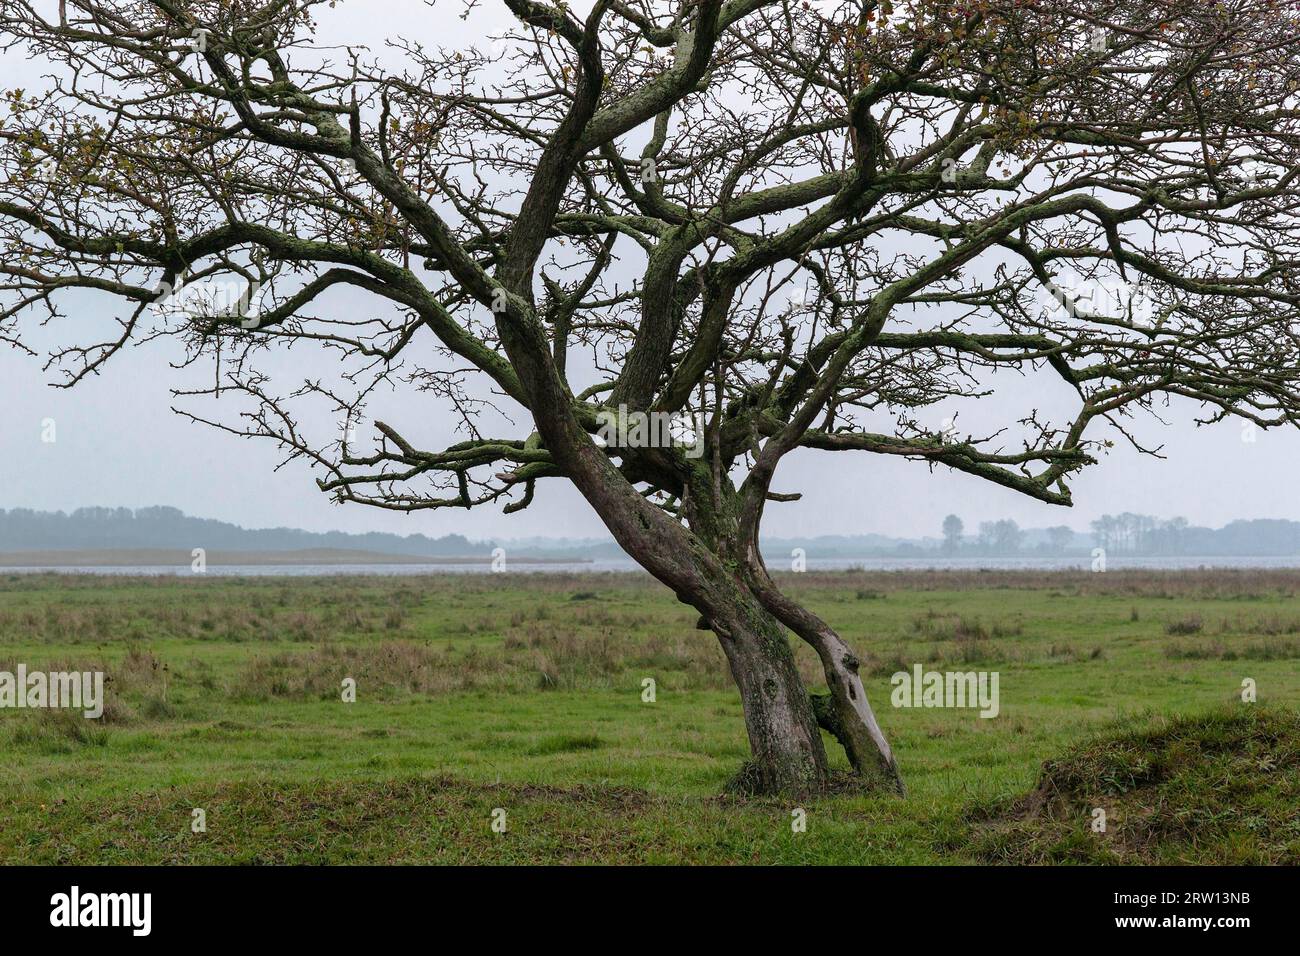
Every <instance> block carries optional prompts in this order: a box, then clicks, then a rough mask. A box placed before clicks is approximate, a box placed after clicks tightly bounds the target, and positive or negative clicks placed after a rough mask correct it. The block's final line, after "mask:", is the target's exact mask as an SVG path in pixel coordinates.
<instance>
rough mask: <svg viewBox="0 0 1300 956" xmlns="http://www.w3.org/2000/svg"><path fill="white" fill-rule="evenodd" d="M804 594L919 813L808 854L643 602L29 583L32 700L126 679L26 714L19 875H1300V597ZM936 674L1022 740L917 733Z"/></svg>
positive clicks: (549, 579) (1062, 581)
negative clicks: (920, 704)
mask: <svg viewBox="0 0 1300 956" xmlns="http://www.w3.org/2000/svg"><path fill="white" fill-rule="evenodd" d="M782 584H783V586H785V587H786V588H788V589H789V590H790V591H791V592H792V593H794V594H795V595H796V596H797V597H798V598H800V599H801V600H803V601H805V602H806V603H808V604H809V605H810V606H811V607H813V608H814V609H815V610H816V611H817V612H818V613H820V614H821V615H822V616H823V617H825V618H826V619H827V620H828V621H829V622H830V623H831V624H833V625H834V626H835V627H836V628H837V629H838V630H839V631H840V633H841V634H843V635H844V636H845V638H846V639H847V640H848V641H849V642H850V643H851V644H852V645H854V647H855V648H856V649H857V650H858V652H859V653H860V655H861V657H862V659H863V661H864V664H863V674H864V678H865V680H866V684H867V689H868V693H869V694H870V695H871V701H872V704H873V705H874V707H875V709H876V712H877V715H878V717H879V719H880V722H881V724H882V726H883V727H884V729H885V732H886V733H887V734H888V735H889V737H890V739H891V741H892V743H893V745H894V748H895V751H896V753H897V755H898V757H899V761H900V764H901V767H902V771H903V774H904V776H905V779H906V781H907V784H908V787H909V789H910V793H909V795H908V796H907V797H906V798H904V799H900V798H898V797H896V796H892V795H885V794H861V793H852V792H846V793H843V794H838V795H836V796H832V797H826V798H822V799H820V800H818V801H814V802H810V803H809V804H808V805H806V806H803V807H802V808H801V809H804V810H805V811H806V819H807V828H806V831H805V832H799V833H796V832H792V827H791V820H792V815H791V814H792V810H794V809H796V808H795V807H793V806H791V805H789V804H788V803H785V802H782V801H779V800H772V799H758V798H743V797H739V796H735V795H728V794H727V793H726V785H727V783H728V781H729V779H730V778H731V777H732V776H733V775H734V774H735V773H736V771H737V770H738V769H739V768H740V766H741V764H742V763H743V762H744V760H745V759H746V757H747V754H748V745H747V742H746V739H745V732H744V725H743V722H742V719H741V714H740V706H739V700H738V698H737V695H736V693H735V692H734V690H733V688H732V686H731V682H730V677H729V675H728V673H727V672H726V668H725V664H724V660H723V656H722V653H721V651H720V650H719V648H718V647H717V644H716V640H715V638H714V637H713V635H712V634H710V633H708V632H702V631H698V630H696V629H695V622H696V618H697V615H696V614H695V613H694V612H693V611H692V610H691V609H689V608H687V607H685V606H683V605H680V604H678V603H677V602H676V600H675V599H674V598H673V596H672V595H671V594H670V593H669V592H668V591H667V590H666V589H664V588H662V587H660V586H658V585H657V584H655V583H654V582H653V581H651V580H650V579H648V578H645V577H642V576H639V575H622V574H610V575H595V574H592V575H571V574H545V575H506V574H502V575H429V576H419V577H383V576H373V577H371V576H366V577H317V578H296V579H291V578H283V577H261V578H223V577H218V576H197V575H196V576H192V577H191V576H186V577H176V578H172V577H159V578H133V577H117V576H92V575H84V576H82V575H56V574H40V575H27V574H21V575H20V574H4V575H2V576H0V670H8V671H13V670H15V669H16V665H17V664H18V663H19V662H22V663H25V664H26V665H27V667H28V668H29V670H30V669H44V670H88V669H90V670H98V669H102V670H104V671H105V672H106V673H107V674H108V675H109V685H108V686H109V692H108V698H109V699H108V705H107V709H106V713H105V716H104V718H103V720H102V721H87V720H85V719H83V718H82V717H81V716H80V715H79V714H77V715H75V716H74V715H72V714H70V713H68V712H59V711H27V710H0V748H3V753H4V760H3V762H0V862H3V863H10V864H12V863H82V864H85V863H227V862H228V863H390V862H392V863H524V862H537V863H570V862H601V863H679V862H689V863H840V864H909V863H981V862H1000V861H1010V862H1041V861H1061V862H1070V861H1078V862H1131V861H1136V862H1171V863H1174V862H1198V863H1230V862H1283V861H1285V862H1298V861H1300V822H1297V821H1296V819H1294V817H1296V816H1297V815H1296V814H1295V811H1294V808H1295V806H1297V805H1300V789H1298V788H1297V781H1298V779H1300V753H1298V751H1297V748H1300V734H1297V733H1292V731H1293V730H1294V728H1295V727H1296V724H1295V722H1294V719H1293V717H1294V713H1293V710H1292V708H1294V707H1295V706H1296V703H1297V700H1298V699H1300V600H1298V599H1297V593H1298V592H1300V571H1260V570H1255V571H1188V572H1135V571H1110V572H1108V573H1105V574H1089V573H1085V572H1077V573H1076V572H993V571H987V572H937V571H936V572H905V573H884V572H860V571H850V572H837V573H808V574H801V575H789V576H786V577H785V578H783V579H782ZM798 654H799V660H800V666H801V668H802V669H803V671H804V672H805V674H806V675H807V677H808V678H809V680H810V684H812V685H817V686H821V685H822V684H823V682H822V681H821V679H820V668H819V667H818V665H817V662H816V659H815V657H814V656H813V655H812V654H811V653H810V652H807V649H806V648H804V647H802V646H800V647H799V648H798ZM914 663H922V664H924V665H925V667H926V668H927V669H934V670H962V671H968V670H996V671H998V672H999V673H1000V693H1001V701H1000V705H1001V712H1000V714H999V715H998V716H997V717H996V718H993V719H981V718H980V717H979V716H978V714H977V712H976V711H975V710H956V709H903V708H894V707H892V706H890V690H891V686H890V675H891V674H893V673H894V672H895V671H898V670H910V669H911V667H912V665H913V664H914ZM346 677H352V678H354V679H355V680H356V695H357V699H356V702H355V703H345V702H344V701H343V700H342V699H341V692H340V686H341V682H342V681H343V679H344V678H346ZM645 678H653V679H654V681H655V682H656V700H655V701H654V702H653V703H646V702H643V700H642V687H643V684H642V682H643V680H644V679H645ZM1245 678H1251V679H1253V680H1254V681H1255V682H1256V685H1257V688H1258V696H1259V703H1258V704H1254V705H1251V704H1244V703H1242V702H1241V685H1242V681H1243V679H1245ZM1207 715H1208V716H1207ZM1098 733H1102V734H1105V735H1109V736H1103V737H1097V736H1096V735H1097V734H1098ZM1135 741H1137V743H1135ZM827 747H828V751H829V752H830V753H831V754H832V759H833V761H835V762H836V764H837V765H843V763H844V761H843V756H842V754H841V753H840V752H839V749H838V747H837V746H836V745H835V744H834V741H833V740H831V739H830V738H827ZM1207 755H1208V756H1207ZM1211 757H1213V758H1214V759H1213V760H1211V759H1210V758H1211ZM1045 761H1046V762H1048V770H1047V772H1045V771H1044V762H1045ZM1214 761H1217V763H1216V762H1214ZM1053 774H1055V775H1056V776H1053ZM1048 778H1051V779H1050V780H1049V782H1050V783H1051V787H1052V788H1055V789H1052V793H1053V794H1056V796H1055V797H1053V798H1052V799H1053V800H1054V801H1055V802H1054V803H1052V801H1051V800H1049V801H1047V802H1048V803H1052V807H1053V808H1052V809H1051V811H1050V812H1047V811H1041V810H1040V809H1039V806H1040V805H1041V804H1043V803H1044V800H1042V799H1038V800H1037V801H1035V799H1034V794H1035V793H1038V794H1040V795H1041V794H1042V793H1043V792H1044V788H1043V786H1041V785H1040V784H1041V783H1042V781H1044V780H1045V779H1048ZM1062 781H1064V782H1062ZM1070 787H1073V788H1074V789H1073V790H1069V788H1070ZM1036 788H1037V790H1036ZM1143 788H1146V789H1143ZM1067 791H1068V793H1067ZM1062 793H1066V794H1067V796H1068V799H1064V798H1062V799H1057V798H1058V797H1060V795H1061V794H1062ZM1143 794H1146V795H1147V796H1148V797H1150V799H1146V798H1145V797H1143V796H1142V795H1143ZM1027 795H1028V796H1027ZM1180 795H1181V796H1180ZM1098 800H1101V801H1102V802H1103V804H1104V805H1108V806H1109V805H1111V804H1113V805H1114V812H1113V814H1112V823H1111V826H1110V827H1109V829H1108V832H1107V833H1106V834H1093V833H1091V832H1090V831H1089V829H1088V819H1087V814H1086V812H1085V811H1086V808H1087V806H1088V805H1089V804H1090V803H1094V802H1096V801H1098ZM1179 800H1182V801H1183V803H1179ZM1106 801H1110V803H1106ZM1225 801H1226V803H1227V805H1228V806H1229V807H1230V812H1228V816H1227V817H1226V818H1225V812H1226V811H1225V810H1224V806H1225ZM1184 804H1185V805H1184ZM195 808H201V809H203V810H204V812H205V815H206V827H207V829H206V832H201V833H194V832H192V829H191V820H192V811H193V810H194V809H195ZM497 808H500V809H502V810H504V811H505V820H506V828H505V832H504V833H498V832H494V831H493V829H492V827H491V823H492V819H493V811H494V810H495V809H497ZM1140 834H1141V835H1144V836H1142V838H1139V835H1140Z"/></svg>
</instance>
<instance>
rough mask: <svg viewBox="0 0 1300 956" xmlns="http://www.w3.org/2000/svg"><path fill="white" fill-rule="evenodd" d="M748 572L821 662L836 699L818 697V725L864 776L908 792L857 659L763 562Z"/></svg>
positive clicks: (762, 598) (757, 590)
mask: <svg viewBox="0 0 1300 956" xmlns="http://www.w3.org/2000/svg"><path fill="white" fill-rule="evenodd" d="M748 571H749V574H748V575H747V577H748V582H747V583H748V584H749V585H750V587H751V589H752V590H753V592H754V594H755V595H756V596H757V597H758V599H759V600H760V601H761V602H762V604H763V606H764V607H765V608H767V609H768V610H769V611H771V612H772V614H773V615H775V616H776V618H777V619H778V620H779V621H780V622H781V623H782V624H784V625H785V626H786V627H788V628H790V630H792V631H794V632H795V633H796V634H798V635H799V637H801V638H802V639H803V640H804V641H806V642H807V643H808V644H810V645H811V646H812V648H813V649H814V650H815V651H816V652H817V656H818V658H820V660H821V663H822V670H823V672H824V673H825V675H826V686H827V688H828V689H829V690H830V696H829V697H816V698H813V704H814V712H815V714H816V717H817V722H818V723H819V724H820V725H821V726H822V727H824V728H825V729H826V730H827V731H828V732H829V733H830V734H831V735H832V736H833V737H835V739H836V740H838V741H839V742H840V745H841V746H842V747H843V748H844V752H845V753H846V754H847V755H848V758H849V763H850V764H851V765H852V766H853V770H854V772H855V773H856V774H857V775H858V776H860V777H862V778H864V779H866V780H868V781H870V782H872V783H873V784H875V785H878V786H885V787H888V788H891V789H894V790H897V791H898V792H899V793H906V792H907V791H906V787H905V786H904V784H903V778H902V776H901V775H900V774H899V772H898V765H897V763H895V761H894V753H893V750H892V749H891V748H890V746H889V741H887V740H886V739H885V735H884V732H883V731H881V729H880V724H879V723H877V722H876V715H875V714H874V713H873V712H872V710H871V704H869V703H868V702H867V693H866V689H865V688H864V687H863V685H862V677H861V676H860V675H859V673H858V669H859V661H858V657H857V655H856V654H854V653H853V650H852V648H850V647H849V645H848V644H847V643H845V641H844V640H843V638H841V637H840V636H839V635H838V634H837V633H835V630H834V629H833V628H832V627H831V626H830V625H829V624H827V623H826V622H825V621H823V620H822V619H821V618H820V617H818V616H817V615H816V614H814V613H812V612H811V611H809V610H808V609H807V608H805V607H803V606H802V605H800V604H798V603H796V602H795V601H792V600H791V599H790V598H788V597H787V596H786V595H785V594H784V593H782V592H781V590H780V589H779V588H778V587H777V586H776V584H775V582H773V581H772V579H771V577H769V576H768V573H767V568H766V567H764V566H763V565H762V563H761V560H760V561H752V562H750V563H749V566H748Z"/></svg>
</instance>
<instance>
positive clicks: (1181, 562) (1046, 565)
mask: <svg viewBox="0 0 1300 956" xmlns="http://www.w3.org/2000/svg"><path fill="white" fill-rule="evenodd" d="M1091 565H1092V561H1091V559H1089V558H1082V557H1064V558H1040V557H1023V558H947V559H945V558H827V559H823V560H818V559H816V558H808V559H807V570H809V571H844V570H848V569H849V568H861V569H862V570H865V571H923V570H924V571H929V570H965V571H974V570H980V569H989V570H1001V571H1013V570H1014V571H1025V570H1033V571H1065V570H1074V571H1087V570H1089V569H1090V568H1091ZM768 568H769V569H770V570H772V571H787V570H790V567H789V564H788V563H784V562H783V561H782V560H780V559H778V558H775V557H773V558H771V559H769V560H768ZM1124 568H1145V569H1152V570H1168V571H1172V570H1179V569H1195V568H1300V555H1292V556H1277V557H1273V556H1270V557H1242V558H1233V557H1161V558H1135V557H1122V556H1113V557H1109V558H1108V559H1107V562H1106V569H1107V570H1108V571H1118V570H1122V569H1124ZM505 570H506V571H507V572H510V573H513V574H563V573H567V574H582V573H599V572H609V571H617V572H627V573H635V572H638V571H640V570H641V569H640V568H639V567H638V566H637V565H636V564H635V563H634V562H632V561H631V560H630V559H627V558H619V559H604V560H597V561H575V562H572V563H569V562H532V563H530V562H528V561H524V560H522V559H521V560H518V561H508V562H507V564H506V567H505ZM44 571H54V572H58V573H61V574H108V575H166V574H169V575H192V574H195V573H196V572H194V571H192V570H191V569H190V566H189V565H188V564H185V565H175V566H173V565H136V566H123V567H30V568H0V574H32V573H38V572H44ZM203 573H205V574H207V575H210V576H213V577H315V576H327V575H353V574H373V575H399V574H491V573H493V572H492V566H491V565H490V564H489V563H488V562H486V561H485V562H483V563H482V564H330V565H303V564H245V565H238V564H232V565H224V566H223V565H215V564H212V563H211V562H209V564H208V569H207V571H206V572H203Z"/></svg>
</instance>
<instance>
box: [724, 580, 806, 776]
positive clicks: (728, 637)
mask: <svg viewBox="0 0 1300 956" xmlns="http://www.w3.org/2000/svg"><path fill="white" fill-rule="evenodd" d="M703 620H704V623H705V624H707V625H708V626H709V628H710V629H711V630H713V632H714V633H715V634H716V635H717V637H718V641H719V642H720V643H721V645H722V650H723V652H724V653H725V654H726V656H727V662H728V664H729V665H730V667H731V674H732V676H733V677H734V678H735V681H736V686H737V687H738V688H739V689H740V700H741V706H742V707H743V709H744V714H745V729H746V730H747V731H748V733H749V744H750V750H751V753H752V758H751V760H750V762H749V763H748V764H747V765H746V767H745V768H744V770H742V772H741V775H740V777H739V778H738V780H737V784H738V785H739V786H740V787H742V788H743V789H745V790H747V791H748V792H752V793H783V794H791V795H803V794H813V793H817V792H819V791H821V790H823V789H825V786H826V783H827V777H828V769H827V761H826V750H825V748H824V747H823V746H822V739H821V733H820V732H819V730H818V723H817V717H816V715H815V713H814V711H813V707H812V701H811V699H810V698H809V696H808V692H807V691H806V690H805V689H804V685H803V680H802V679H801V678H800V676H799V670H798V668H797V667H796V665H795V660H794V653H793V651H792V650H791V648H790V643H789V641H788V640H787V639H786V636H785V630H784V628H783V627H782V626H781V624H780V622H779V621H777V620H776V619H775V618H774V617H773V616H772V615H771V614H770V613H769V612H768V611H767V610H765V609H764V608H763V607H762V606H761V605H760V604H759V603H758V602H757V601H755V600H754V599H753V598H752V597H750V596H748V595H746V594H744V593H743V592H740V591H737V592H735V596H734V598H733V599H732V600H730V601H728V602H727V603H726V604H725V605H724V606H722V607H718V606H716V604H715V606H714V607H713V608H712V609H711V610H710V611H709V612H707V613H705V614H704V618H703Z"/></svg>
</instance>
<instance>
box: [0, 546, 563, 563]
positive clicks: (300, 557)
mask: <svg viewBox="0 0 1300 956" xmlns="http://www.w3.org/2000/svg"><path fill="white" fill-rule="evenodd" d="M204 560H205V561H206V562H207V564H208V566H210V567H221V566H234V565H238V566H242V567H250V566H252V567H260V566H265V565H293V566H298V567H331V566H335V565H345V564H353V565H364V564H374V565H385V564H406V565H412V564H419V565H451V566H464V565H470V566H476V565H484V566H487V565H490V564H491V563H492V556H491V555H490V554H485V555H483V556H482V557H477V556H474V555H465V556H463V557H422V556H419V555H410V554H387V553H384V552H380V551H353V550H350V549H348V548H305V549H301V550H296V551H238V550H220V549H213V550H209V551H207V552H206V553H205V555H204ZM514 560H515V561H518V562H519V563H521V564H580V563H586V559H572V558H525V557H522V556H520V557H517V558H514ZM193 561H194V557H193V554H192V552H191V551H186V550H182V549H179V548H103V549H100V548H66V549H50V550H43V551H0V568H125V567H158V568H170V567H189V566H190V565H191V563H192V562H193Z"/></svg>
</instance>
